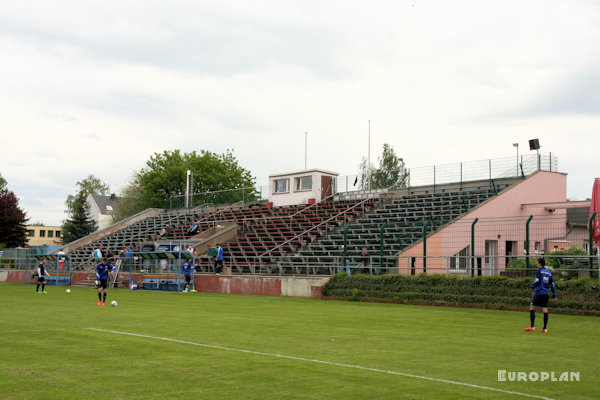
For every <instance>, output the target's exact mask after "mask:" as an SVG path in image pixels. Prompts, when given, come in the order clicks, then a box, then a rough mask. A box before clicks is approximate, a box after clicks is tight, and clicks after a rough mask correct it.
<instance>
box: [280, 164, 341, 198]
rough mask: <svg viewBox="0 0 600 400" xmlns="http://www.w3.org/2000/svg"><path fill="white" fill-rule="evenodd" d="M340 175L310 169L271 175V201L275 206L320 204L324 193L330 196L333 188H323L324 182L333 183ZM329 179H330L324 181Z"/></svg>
mask: <svg viewBox="0 0 600 400" xmlns="http://www.w3.org/2000/svg"><path fill="white" fill-rule="evenodd" d="M336 176H338V173H336V172H331V171H326V170H323V169H308V170H303V171H294V172H288V173H282V174H273V175H269V201H270V202H271V203H273V206H275V207H280V206H288V205H293V204H307V203H309V202H310V201H315V202H317V203H318V202H319V201H321V198H322V197H323V193H327V194H330V193H331V188H329V187H328V188H325V189H324V188H323V184H322V183H323V181H327V182H329V181H331V178H332V177H336ZM323 177H328V179H325V180H324V179H323Z"/></svg>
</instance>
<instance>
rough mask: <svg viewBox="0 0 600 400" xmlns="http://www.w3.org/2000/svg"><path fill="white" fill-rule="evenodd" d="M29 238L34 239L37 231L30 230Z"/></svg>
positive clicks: (28, 232)
mask: <svg viewBox="0 0 600 400" xmlns="http://www.w3.org/2000/svg"><path fill="white" fill-rule="evenodd" d="M27 236H29V237H34V236H35V231H34V230H33V229H29V230H28V231H27Z"/></svg>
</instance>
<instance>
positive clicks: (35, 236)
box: [27, 225, 62, 247]
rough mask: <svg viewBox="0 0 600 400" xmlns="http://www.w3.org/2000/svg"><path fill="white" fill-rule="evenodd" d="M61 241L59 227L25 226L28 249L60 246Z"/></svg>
mask: <svg viewBox="0 0 600 400" xmlns="http://www.w3.org/2000/svg"><path fill="white" fill-rule="evenodd" d="M61 241H62V233H61V228H60V226H43V225H28V226H27V245H28V246H30V247H33V246H44V245H59V244H61Z"/></svg>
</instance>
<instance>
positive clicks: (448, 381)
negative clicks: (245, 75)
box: [87, 328, 553, 400]
mask: <svg viewBox="0 0 600 400" xmlns="http://www.w3.org/2000/svg"><path fill="white" fill-rule="evenodd" d="M87 329H89V330H93V331H98V332H108V333H116V334H119V335H129V336H136V337H141V338H147V339H156V340H164V341H167V342H174V343H181V344H188V345H192V346H200V347H207V348H211V349H219V350H228V351H237V352H239V353H248V354H255V355H259V356H269V357H278V358H286V359H288V360H296V361H306V362H312V363H318V364H325V365H333V366H336V367H345V368H354V369H360V370H364V371H371V372H381V373H384V374H391V375H400V376H404V377H407V378H416V379H424V380H427V381H433V382H441V383H449V384H451V385H459V386H467V387H472V388H475V389H483V390H491V391H494V392H501V393H507V394H514V395H517V396H524V397H531V398H534V399H544V400H553V399H552V398H550V397H544V396H537V395H533V394H528V393H521V392H513V391H510V390H504V389H498V388H493V387H489V386H479V385H474V384H472V383H464V382H458V381H451V380H447V379H438V378H431V377H428V376H421V375H413V374H407V373H405V372H397V371H387V370H384V369H377V368H369V367H362V366H360V365H352V364H341V363H336V362H330V361H322V360H316V359H312V358H304V357H294V356H286V355H283V354H276V353H264V352H262V351H254V350H244V349H235V348H232V347H224V346H216V345H212V344H204V343H195V342H189V341H187V340H179V339H171V338H167V337H160V336H150V335H142V334H139V333H131V332H121V331H113V330H110V329H100V328H87Z"/></svg>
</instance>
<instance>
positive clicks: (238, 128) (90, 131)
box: [0, 0, 600, 225]
mask: <svg viewBox="0 0 600 400" xmlns="http://www.w3.org/2000/svg"><path fill="white" fill-rule="evenodd" d="M0 72H1V73H0V116H1V117H0V129H1V134H0V155H1V158H0V174H2V176H3V177H4V178H5V179H6V180H7V182H8V188H9V189H10V190H12V191H14V192H15V194H16V195H17V196H18V197H19V198H20V206H21V207H22V208H23V209H24V210H25V211H26V212H27V215H28V217H29V218H30V221H29V222H30V223H33V222H43V223H44V224H46V225H58V224H60V223H61V221H62V220H63V219H65V217H66V216H65V214H64V210H65V206H64V201H65V199H66V197H67V195H68V194H74V193H76V191H77V187H76V182H77V181H79V180H81V179H83V178H85V177H87V176H88V175H90V174H93V175H95V176H96V177H98V178H100V179H101V180H103V181H105V182H107V183H108V184H110V186H111V190H112V191H113V192H115V193H119V191H120V189H121V188H122V187H123V186H124V185H125V184H126V183H127V182H128V180H129V178H130V177H131V175H132V173H133V171H135V170H139V169H140V168H141V167H143V165H144V163H145V162H146V161H147V160H148V159H149V157H150V156H151V155H152V154H153V153H155V152H162V151H163V150H171V149H181V150H183V151H185V152H191V151H193V150H197V151H199V150H202V149H204V150H209V151H213V152H216V153H223V152H225V151H226V150H227V149H233V150H234V155H235V156H236V157H237V158H238V160H239V163H240V165H241V166H243V167H244V168H246V169H248V170H250V171H251V172H252V174H253V175H254V176H255V177H256V180H257V184H260V185H262V184H266V183H267V182H268V175H269V173H276V172H286V171H295V170H300V169H303V168H304V140H305V134H304V132H308V152H307V153H308V167H309V168H310V167H318V168H324V169H327V170H332V171H336V172H338V173H340V174H341V175H351V174H355V173H357V170H358V164H359V163H360V161H361V159H362V157H366V156H367V146H368V122H367V121H368V120H371V121H372V123H371V159H372V161H373V162H376V158H377V156H378V155H379V154H380V153H381V149H382V147H383V144H384V143H389V144H390V145H392V147H393V148H394V150H395V151H396V153H397V154H398V155H399V156H400V157H402V158H403V159H404V161H405V163H406V166H407V167H411V168H415V167H422V166H429V165H434V164H448V163H454V162H460V161H465V162H466V161H473V160H482V159H488V158H500V157H511V156H514V155H515V154H516V153H515V150H516V149H515V148H514V147H513V146H512V144H513V143H516V142H518V143H519V144H520V147H519V151H520V152H521V154H523V153H525V154H528V153H530V152H529V147H528V144H527V142H528V140H529V139H532V138H539V140H540V144H541V145H542V149H541V151H542V152H552V153H553V154H556V155H557V156H558V157H559V169H560V171H561V172H566V173H568V197H569V198H572V199H585V198H586V197H589V196H590V194H591V189H592V184H593V178H594V177H598V176H600V166H599V160H600V157H599V155H598V150H599V148H600V139H599V137H600V130H599V128H600V2H597V1H574V0H568V1H554V0H541V1H507V0H502V1H477V0H475V1H452V2H449V1H420V0H413V1H402V0H396V1H373V0H371V1H368V2H367V1H363V2H358V1H324V0H319V1H284V0H278V1H257V0H254V1H224V0H219V1H202V0H190V1H169V2H165V1H148V0H146V1H122V0H120V1H106V0H103V1H46V0H44V1H27V0H23V1H9V0H0ZM540 201H543V199H540Z"/></svg>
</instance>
